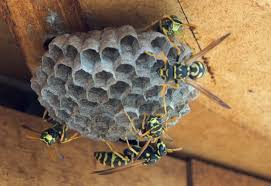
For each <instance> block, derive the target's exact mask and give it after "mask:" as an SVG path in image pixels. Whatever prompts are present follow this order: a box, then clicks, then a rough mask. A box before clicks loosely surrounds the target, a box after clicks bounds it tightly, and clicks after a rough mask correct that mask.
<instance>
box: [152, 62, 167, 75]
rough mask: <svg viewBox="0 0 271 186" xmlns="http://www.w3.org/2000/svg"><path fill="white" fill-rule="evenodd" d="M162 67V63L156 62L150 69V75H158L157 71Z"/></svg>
mask: <svg viewBox="0 0 271 186" xmlns="http://www.w3.org/2000/svg"><path fill="white" fill-rule="evenodd" d="M163 66H164V63H163V61H161V60H157V61H156V62H155V63H154V64H153V66H152V67H151V73H153V72H157V73H158V71H159V69H160V68H161V67H163Z"/></svg>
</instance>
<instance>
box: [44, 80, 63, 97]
mask: <svg viewBox="0 0 271 186" xmlns="http://www.w3.org/2000/svg"><path fill="white" fill-rule="evenodd" d="M48 85H49V87H50V89H51V90H52V91H53V92H55V93H56V94H57V95H59V96H60V95H63V94H65V93H66V91H65V82H64V81H62V80H61V79H59V78H56V77H53V76H51V77H49V79H48Z"/></svg>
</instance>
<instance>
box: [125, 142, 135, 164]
mask: <svg viewBox="0 0 271 186" xmlns="http://www.w3.org/2000/svg"><path fill="white" fill-rule="evenodd" d="M125 141H126V143H127V147H128V149H130V151H132V152H133V153H134V154H135V155H137V154H138V152H137V151H136V150H135V149H134V148H133V147H132V146H131V145H130V143H129V140H128V139H127V137H126V138H125ZM133 161H134V159H133V158H132V162H133Z"/></svg>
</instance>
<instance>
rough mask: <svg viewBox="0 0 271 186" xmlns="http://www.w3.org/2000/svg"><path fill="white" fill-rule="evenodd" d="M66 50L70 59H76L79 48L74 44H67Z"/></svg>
mask: <svg viewBox="0 0 271 186" xmlns="http://www.w3.org/2000/svg"><path fill="white" fill-rule="evenodd" d="M66 52H67V54H66V56H67V57H68V58H70V60H72V61H73V60H74V59H75V57H76V55H77V54H78V51H77V49H76V48H75V47H74V46H72V45H68V46H67V48H66Z"/></svg>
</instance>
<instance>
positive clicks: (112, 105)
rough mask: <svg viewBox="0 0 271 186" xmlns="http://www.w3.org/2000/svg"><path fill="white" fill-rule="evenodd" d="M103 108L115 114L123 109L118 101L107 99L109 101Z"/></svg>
mask: <svg viewBox="0 0 271 186" xmlns="http://www.w3.org/2000/svg"><path fill="white" fill-rule="evenodd" d="M104 106H105V107H106V108H107V109H110V110H111V111H113V112H114V113H117V112H119V111H121V110H122V109H123V107H122V104H121V101H120V100H118V99H109V101H108V102H106V103H105V104H104Z"/></svg>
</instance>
